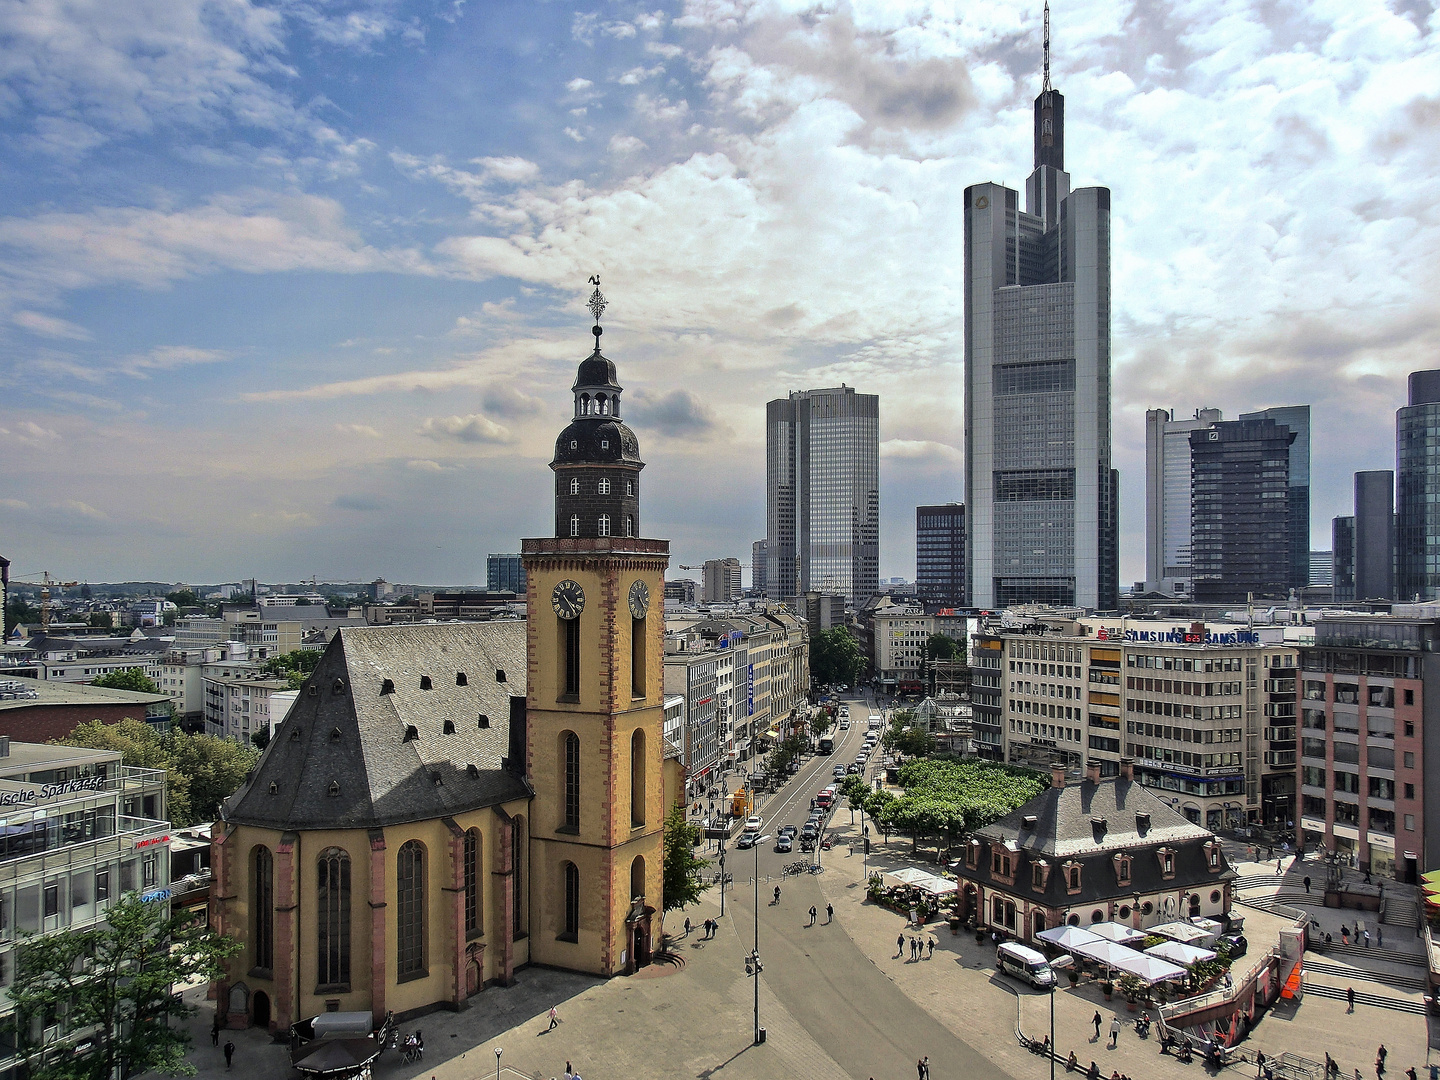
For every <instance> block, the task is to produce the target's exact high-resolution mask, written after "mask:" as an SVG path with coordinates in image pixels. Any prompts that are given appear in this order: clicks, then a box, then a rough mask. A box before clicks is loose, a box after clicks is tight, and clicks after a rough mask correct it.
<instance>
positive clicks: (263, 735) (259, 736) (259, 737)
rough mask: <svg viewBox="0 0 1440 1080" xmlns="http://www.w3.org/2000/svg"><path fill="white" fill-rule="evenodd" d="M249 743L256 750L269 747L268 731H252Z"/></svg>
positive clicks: (263, 729) (264, 729) (265, 729)
mask: <svg viewBox="0 0 1440 1080" xmlns="http://www.w3.org/2000/svg"><path fill="white" fill-rule="evenodd" d="M250 742H251V743H253V744H254V746H255V749H256V750H264V749H265V748H266V747H267V746H269V745H270V729H269V728H268V727H262V728H261V729H260V730H259V731H252V732H251V733H250Z"/></svg>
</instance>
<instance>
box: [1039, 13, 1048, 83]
mask: <svg viewBox="0 0 1440 1080" xmlns="http://www.w3.org/2000/svg"><path fill="white" fill-rule="evenodd" d="M1044 46H1045V78H1044V80H1043V81H1042V82H1041V84H1040V92H1041V93H1042V94H1048V93H1049V92H1050V4H1049V0H1046V4H1045V38H1044Z"/></svg>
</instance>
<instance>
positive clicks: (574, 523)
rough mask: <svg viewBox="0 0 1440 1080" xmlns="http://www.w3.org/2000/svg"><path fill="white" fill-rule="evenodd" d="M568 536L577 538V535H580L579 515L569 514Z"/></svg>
mask: <svg viewBox="0 0 1440 1080" xmlns="http://www.w3.org/2000/svg"><path fill="white" fill-rule="evenodd" d="M570 535H571V536H579V535H580V515H579V514H571V515H570Z"/></svg>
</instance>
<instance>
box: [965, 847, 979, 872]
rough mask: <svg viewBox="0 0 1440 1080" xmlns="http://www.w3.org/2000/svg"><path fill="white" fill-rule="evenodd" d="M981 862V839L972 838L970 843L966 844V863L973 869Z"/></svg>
mask: <svg viewBox="0 0 1440 1080" xmlns="http://www.w3.org/2000/svg"><path fill="white" fill-rule="evenodd" d="M979 863H980V841H979V840H971V841H970V843H968V844H966V845H965V865H967V866H968V867H970V869H972V870H973V869H975V867H976V866H978V865H979Z"/></svg>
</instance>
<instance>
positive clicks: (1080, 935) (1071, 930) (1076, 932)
mask: <svg viewBox="0 0 1440 1080" xmlns="http://www.w3.org/2000/svg"><path fill="white" fill-rule="evenodd" d="M1035 936H1036V937H1038V938H1039V939H1040V940H1041V941H1045V942H1049V943H1050V944H1051V945H1054V946H1056V947H1057V948H1061V949H1065V950H1066V951H1067V952H1074V951H1075V949H1076V948H1078V947H1079V946H1081V945H1087V944H1090V943H1092V942H1096V941H1100V940H1101V938H1099V937H1096V936H1095V935H1094V934H1092V933H1091V932H1090V931H1089V930H1085V929H1082V928H1081V927H1079V926H1052V927H1051V928H1050V929H1049V930H1041V931H1040V933H1038V934H1036V935H1035Z"/></svg>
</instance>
